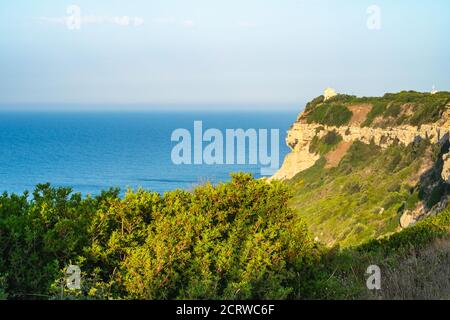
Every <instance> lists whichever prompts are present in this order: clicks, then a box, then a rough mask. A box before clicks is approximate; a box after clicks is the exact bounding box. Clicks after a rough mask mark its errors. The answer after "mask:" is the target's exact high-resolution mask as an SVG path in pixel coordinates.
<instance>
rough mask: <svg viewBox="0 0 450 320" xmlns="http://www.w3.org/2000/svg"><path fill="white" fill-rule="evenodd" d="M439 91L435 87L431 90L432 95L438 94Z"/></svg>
mask: <svg viewBox="0 0 450 320" xmlns="http://www.w3.org/2000/svg"><path fill="white" fill-rule="evenodd" d="M438 92H439V91H437V90H436V87H435V86H434V85H433V87H432V88H431V92H430V93H431V94H436V93H438Z"/></svg>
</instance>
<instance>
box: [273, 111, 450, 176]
mask: <svg viewBox="0 0 450 320" xmlns="http://www.w3.org/2000/svg"><path fill="white" fill-rule="evenodd" d="M332 107H333V106H330V108H332ZM402 107H403V106H402ZM365 108H366V110H365V112H364V109H365ZM371 108H372V106H371V105H369V104H366V105H359V106H358V105H349V106H348V110H350V111H351V112H352V114H353V116H352V117H351V119H350V120H349V121H348V124H346V125H339V126H334V125H324V124H321V123H314V122H311V121H308V114H309V113H310V112H311V111H310V110H308V111H305V112H303V113H302V114H301V115H300V116H299V117H298V119H297V121H296V122H295V123H294V124H293V125H292V127H291V128H290V130H289V131H288V133H287V137H286V143H287V145H288V146H289V147H290V148H291V149H292V152H291V153H290V154H288V155H287V156H286V158H285V160H284V163H283V165H282V167H281V168H280V170H279V171H278V172H277V173H276V174H275V175H274V176H273V177H272V178H271V179H278V180H286V179H291V178H293V177H294V176H295V175H296V174H297V173H299V172H301V171H303V170H305V169H308V168H310V167H312V166H313V165H314V164H315V163H316V161H317V160H318V159H319V158H320V155H319V154H317V153H315V152H311V143H312V141H313V139H314V138H319V139H320V138H322V137H324V136H325V135H326V134H327V133H329V132H333V131H334V132H336V133H337V134H339V135H340V136H341V137H342V140H343V143H345V142H347V143H351V142H353V141H355V140H359V141H361V142H364V143H367V144H369V143H374V144H376V145H378V146H379V147H381V148H387V147H388V146H389V145H391V144H393V143H397V142H399V143H402V144H404V145H409V144H410V143H412V142H414V141H416V140H418V139H428V140H429V141H430V142H431V143H433V144H436V143H443V142H444V141H445V140H448V139H449V130H450V129H449V128H450V104H446V106H445V108H444V110H443V111H442V112H441V113H440V115H439V118H438V120H437V121H435V122H433V123H426V124H421V125H418V126H414V125H410V124H402V125H398V126H387V127H377V126H373V125H372V126H362V125H361V124H362V123H363V122H364V120H365V118H366V117H367V114H368V112H369V111H370V110H371ZM400 109H401V108H400ZM403 109H404V110H407V108H406V107H405V108H403ZM399 116H402V115H401V114H400V115H399ZM449 172H450V157H449V154H447V155H446V156H445V157H444V170H443V171H442V177H443V179H444V180H445V181H447V183H449Z"/></svg>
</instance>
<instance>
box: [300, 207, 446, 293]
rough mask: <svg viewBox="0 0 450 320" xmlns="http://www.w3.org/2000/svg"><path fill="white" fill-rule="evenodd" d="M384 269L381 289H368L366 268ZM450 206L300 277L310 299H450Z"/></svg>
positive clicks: (325, 260) (334, 254)
mask: <svg viewBox="0 0 450 320" xmlns="http://www.w3.org/2000/svg"><path fill="white" fill-rule="evenodd" d="M370 265H377V266H379V267H380V271H381V290H374V291H370V290H368V289H367V287H366V279H367V277H368V275H366V270H367V267H368V266H370ZM449 275H450V206H447V208H446V209H445V210H444V211H443V212H441V213H439V214H438V215H437V216H434V217H430V218H427V219H425V220H423V221H421V222H419V223H417V224H416V225H414V226H413V227H410V228H408V229H405V230H403V231H401V232H399V233H395V234H393V235H391V236H389V237H385V238H383V239H380V240H370V241H368V242H366V243H364V244H362V245H360V246H356V247H349V248H346V249H341V250H337V249H336V248H332V249H325V250H324V253H323V255H322V258H321V262H320V263H318V264H316V265H314V267H313V268H311V270H309V273H307V274H305V275H304V276H303V278H302V281H303V288H302V293H303V296H306V297H308V298H309V299H450V278H449Z"/></svg>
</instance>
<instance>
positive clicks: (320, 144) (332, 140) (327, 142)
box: [309, 131, 342, 155]
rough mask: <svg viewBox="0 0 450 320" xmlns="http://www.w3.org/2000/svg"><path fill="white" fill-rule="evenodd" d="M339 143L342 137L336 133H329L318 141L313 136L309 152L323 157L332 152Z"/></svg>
mask: <svg viewBox="0 0 450 320" xmlns="http://www.w3.org/2000/svg"><path fill="white" fill-rule="evenodd" d="M341 141H342V137H341V135H340V134H338V133H337V132H336V131H329V132H327V133H326V134H325V135H324V136H323V137H322V138H320V139H319V138H318V137H317V136H314V138H313V139H312V141H311V145H310V147H309V151H310V152H314V153H318V154H320V155H324V154H326V153H328V152H329V151H331V150H333V149H334V148H335V147H336V146H337V145H338V144H339V142H341Z"/></svg>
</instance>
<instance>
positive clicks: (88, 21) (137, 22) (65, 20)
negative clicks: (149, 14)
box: [37, 15, 145, 27]
mask: <svg viewBox="0 0 450 320" xmlns="http://www.w3.org/2000/svg"><path fill="white" fill-rule="evenodd" d="M37 19H38V20H39V21H40V22H43V23H50V24H63V25H66V26H68V25H69V24H73V23H74V22H76V23H79V25H80V26H83V25H93V24H97V25H100V24H113V25H117V26H122V27H127V26H135V27H138V26H141V25H143V24H144V22H145V20H144V18H141V17H129V16H115V17H113V16H93V15H89V16H82V15H81V16H79V17H76V16H65V17H39V18H37Z"/></svg>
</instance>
